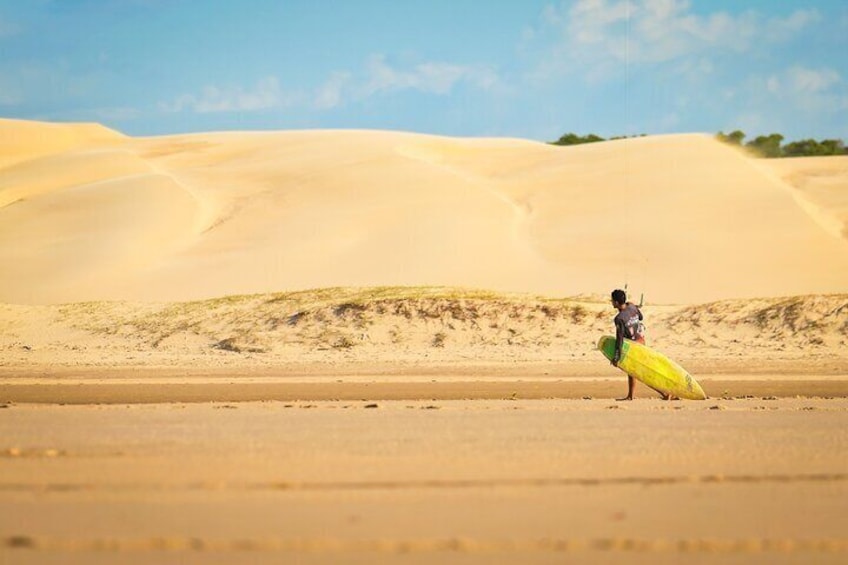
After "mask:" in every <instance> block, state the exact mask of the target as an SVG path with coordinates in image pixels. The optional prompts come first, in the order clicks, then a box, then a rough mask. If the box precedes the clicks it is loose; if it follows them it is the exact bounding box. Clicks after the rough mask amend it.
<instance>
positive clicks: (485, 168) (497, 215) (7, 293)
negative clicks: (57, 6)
mask: <svg viewBox="0 0 848 565" xmlns="http://www.w3.org/2000/svg"><path fill="white" fill-rule="evenodd" d="M0 132H2V139H3V141H2V144H0V166H2V169H0V264H2V265H3V270H4V276H3V277H2V279H0V301H3V302H7V303H32V304H39V303H56V302H72V301H83V300H104V299H114V300H132V301H176V300H191V299H201V298H210V297H215V296H225V295H232V294H245V293H259V292H278V291H286V290H297V289H305V288H319V287H331V286H340V285H341V286H378V285H402V286H417V285H448V286H462V287H475V288H491V289H496V290H500V291H517V292H533V293H543V294H549V295H575V294H578V293H584V292H588V293H598V292H606V291H607V290H608V289H610V288H612V287H615V286H621V285H623V284H624V283H625V282H629V283H630V285H631V288H634V289H637V290H639V291H644V292H646V293H647V294H648V296H649V299H651V300H653V301H654V302H681V303H690V304H691V303H698V302H704V301H708V300H716V299H722V298H734V297H754V296H780V295H795V294H810V293H830V292H844V291H846V290H848V240H846V237H845V233H844V225H845V224H844V222H845V198H846V194H848V192H846V189H845V183H846V180H845V179H848V172H846V163H848V158H832V159H829V160H827V161H826V163H827V164H826V165H822V167H824V168H825V169H826V171H827V175H828V176H827V177H826V179H823V178H822V177H821V175H820V174H819V173H817V172H816V171H818V170H819V168H820V166H819V163H825V161H818V160H811V161H809V162H808V163H807V164H805V163H804V162H802V161H800V160H799V161H796V162H793V163H787V164H785V165H784V164H783V163H780V164H773V163H770V162H769V163H765V162H763V161H757V160H752V159H749V158H747V157H744V156H743V155H741V154H740V153H738V152H736V151H734V150H733V149H731V148H729V147H727V146H724V145H721V144H719V143H717V142H716V141H714V140H713V139H711V138H710V137H708V136H704V135H675V136H661V137H649V138H640V139H630V140H622V141H616V142H608V143H603V144H594V145H591V146H580V147H571V148H561V147H552V146H549V145H545V144H541V143H535V142H530V141H525V140H509V139H480V140H477V139H451V138H442V137H435V136H425V135H418V134H408V133H396V132H374V131H308V132H253V133H208V134H196V135H179V136H166V137H156V138H139V139H134V138H129V137H124V136H121V135H120V134H118V133H115V132H112V131H111V130H108V129H106V128H102V127H100V126H96V125H75V124H69V125H58V124H41V123H34V122H20V121H12V120H2V121H0ZM799 175H800V177H801V181H799V180H798V179H799ZM825 192H826V194H825ZM839 222H842V223H841V224H839V225H842V226H843V230H839V229H836V226H837V224H838V223H839ZM840 234H841V235H840Z"/></svg>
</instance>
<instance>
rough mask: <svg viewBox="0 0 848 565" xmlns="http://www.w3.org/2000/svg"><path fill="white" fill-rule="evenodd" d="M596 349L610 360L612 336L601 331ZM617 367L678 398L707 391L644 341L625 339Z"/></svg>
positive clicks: (694, 397) (693, 397) (696, 396)
mask: <svg viewBox="0 0 848 565" xmlns="http://www.w3.org/2000/svg"><path fill="white" fill-rule="evenodd" d="M598 349H599V350H600V351H601V353H603V354H604V357H606V358H607V359H609V360H610V361H612V358H613V356H614V355H615V338H614V337H612V336H608V335H605V336H603V337H601V339H600V340H598ZM618 368H619V369H621V370H622V371H624V372H625V373H627V374H628V375H633V376H634V377H636V378H637V379H639V380H640V381H642V382H643V383H645V384H646V385H648V386H649V387H651V388H653V389H656V390H661V391H664V392H670V393H671V394H672V395H674V396H676V397H678V398H688V399H689V400H704V399H705V398H707V395H706V394H704V389H702V388H701V385H699V384H698V381H696V380H695V379H694V377H692V375H690V374H689V373H688V372H687V371H686V369H684V368H683V367H681V366H680V365H678V364H677V363H675V362H674V361H672V360H671V359H669V358H668V357H666V356H665V355H663V354H662V353H660V352H659V351H654V350H653V349H651V348H650V347H648V346H646V345H642V344H641V343H638V342H635V341H630V340H629V339H625V340H624V343H623V344H622V345H621V359H619V361H618Z"/></svg>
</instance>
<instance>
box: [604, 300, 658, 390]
mask: <svg viewBox="0 0 848 565" xmlns="http://www.w3.org/2000/svg"><path fill="white" fill-rule="evenodd" d="M612 306H613V308H615V309H616V310H618V314H616V315H615V319H614V320H613V321H614V322H615V355H613V358H612V359H611V360H610V363H611V364H612V365H613V366H614V367H617V366H618V362H619V360H620V359H621V346H622V344H623V343H624V340H625V339H629V340H631V341H636V342H639V343H641V344H642V345H645V324H643V323H642V320H644V317H643V316H642V311H641V310H640V309H639V307H638V306H636V305H635V304H632V303H630V302H628V301H627V293H625V292H624V291H623V290H621V289H616V290H614V291H612ZM635 388H636V379H635V378H634V377H633V375H629V374H628V375H627V396H625V397H624V398H619V399H618V400H633V391H634V390H635ZM654 390H656V389H654ZM657 392H658V393H660V396H662V397H663V398H664V399H665V400H671V399H672V396H671V395H670V394H668V393H666V392H663V391H661V390H657Z"/></svg>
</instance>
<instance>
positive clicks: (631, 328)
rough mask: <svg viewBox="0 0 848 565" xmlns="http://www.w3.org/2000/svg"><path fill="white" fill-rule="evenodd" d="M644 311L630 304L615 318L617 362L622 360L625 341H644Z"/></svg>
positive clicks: (615, 358)
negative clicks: (622, 348) (622, 345)
mask: <svg viewBox="0 0 848 565" xmlns="http://www.w3.org/2000/svg"><path fill="white" fill-rule="evenodd" d="M643 319H644V318H643V317H642V311H641V310H639V307H638V306H636V305H635V304H632V303H630V302H628V303H627V304H625V305H624V309H623V310H621V311H620V312H619V313H618V314H616V316H615V320H614V321H615V357H614V358H613V359H614V360H615V361H616V362H618V360H619V359H620V358H621V344H622V343H623V342H624V340H625V339H630V340H634V341H641V340H642V339H644V337H645V336H644V333H645V326H644V324H642V320H643Z"/></svg>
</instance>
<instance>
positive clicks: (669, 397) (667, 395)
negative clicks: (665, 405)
mask: <svg viewBox="0 0 848 565" xmlns="http://www.w3.org/2000/svg"><path fill="white" fill-rule="evenodd" d="M662 399H663V400H680V399H679V398H677V397H676V396H674V395H673V394H671V393H670V392H666V393H663V395H662Z"/></svg>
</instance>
